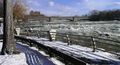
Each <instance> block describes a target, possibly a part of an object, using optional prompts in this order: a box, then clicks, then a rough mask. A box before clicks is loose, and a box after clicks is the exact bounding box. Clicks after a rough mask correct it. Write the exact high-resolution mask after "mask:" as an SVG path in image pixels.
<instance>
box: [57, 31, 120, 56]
mask: <svg viewBox="0 0 120 65" xmlns="http://www.w3.org/2000/svg"><path fill="white" fill-rule="evenodd" d="M56 40H57V41H63V42H66V43H68V45H69V44H77V45H81V46H84V47H89V48H93V52H95V51H96V50H101V51H107V52H110V53H114V54H116V55H119V56H120V54H119V53H120V41H119V40H112V39H105V38H98V37H92V36H83V35H71V34H60V33H59V34H57V35H56Z"/></svg>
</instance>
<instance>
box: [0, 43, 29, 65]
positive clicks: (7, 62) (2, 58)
mask: <svg viewBox="0 0 120 65" xmlns="http://www.w3.org/2000/svg"><path fill="white" fill-rule="evenodd" d="M1 49H2V42H0V50H1ZM0 65H28V64H27V63H26V57H25V54H24V53H20V54H16V55H0Z"/></svg>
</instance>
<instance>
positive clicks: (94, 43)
mask: <svg viewBox="0 0 120 65" xmlns="http://www.w3.org/2000/svg"><path fill="white" fill-rule="evenodd" d="M92 46H93V52H95V51H96V42H95V38H94V37H92Z"/></svg>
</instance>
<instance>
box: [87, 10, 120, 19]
mask: <svg viewBox="0 0 120 65" xmlns="http://www.w3.org/2000/svg"><path fill="white" fill-rule="evenodd" d="M88 18H89V20H90V21H111V20H120V9H116V10H104V11H97V10H94V11H92V12H91V13H90V14H89V15H88Z"/></svg>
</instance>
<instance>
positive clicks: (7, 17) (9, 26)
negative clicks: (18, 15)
mask: <svg viewBox="0 0 120 65" xmlns="http://www.w3.org/2000/svg"><path fill="white" fill-rule="evenodd" d="M12 1H13V0H4V6H5V7H4V22H3V23H4V27H3V28H4V34H3V47H2V52H1V54H2V55H4V54H5V53H7V54H13V52H14V51H15V46H16V44H15V40H14V23H13V9H12V8H13V6H12V3H13V2H12Z"/></svg>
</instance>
